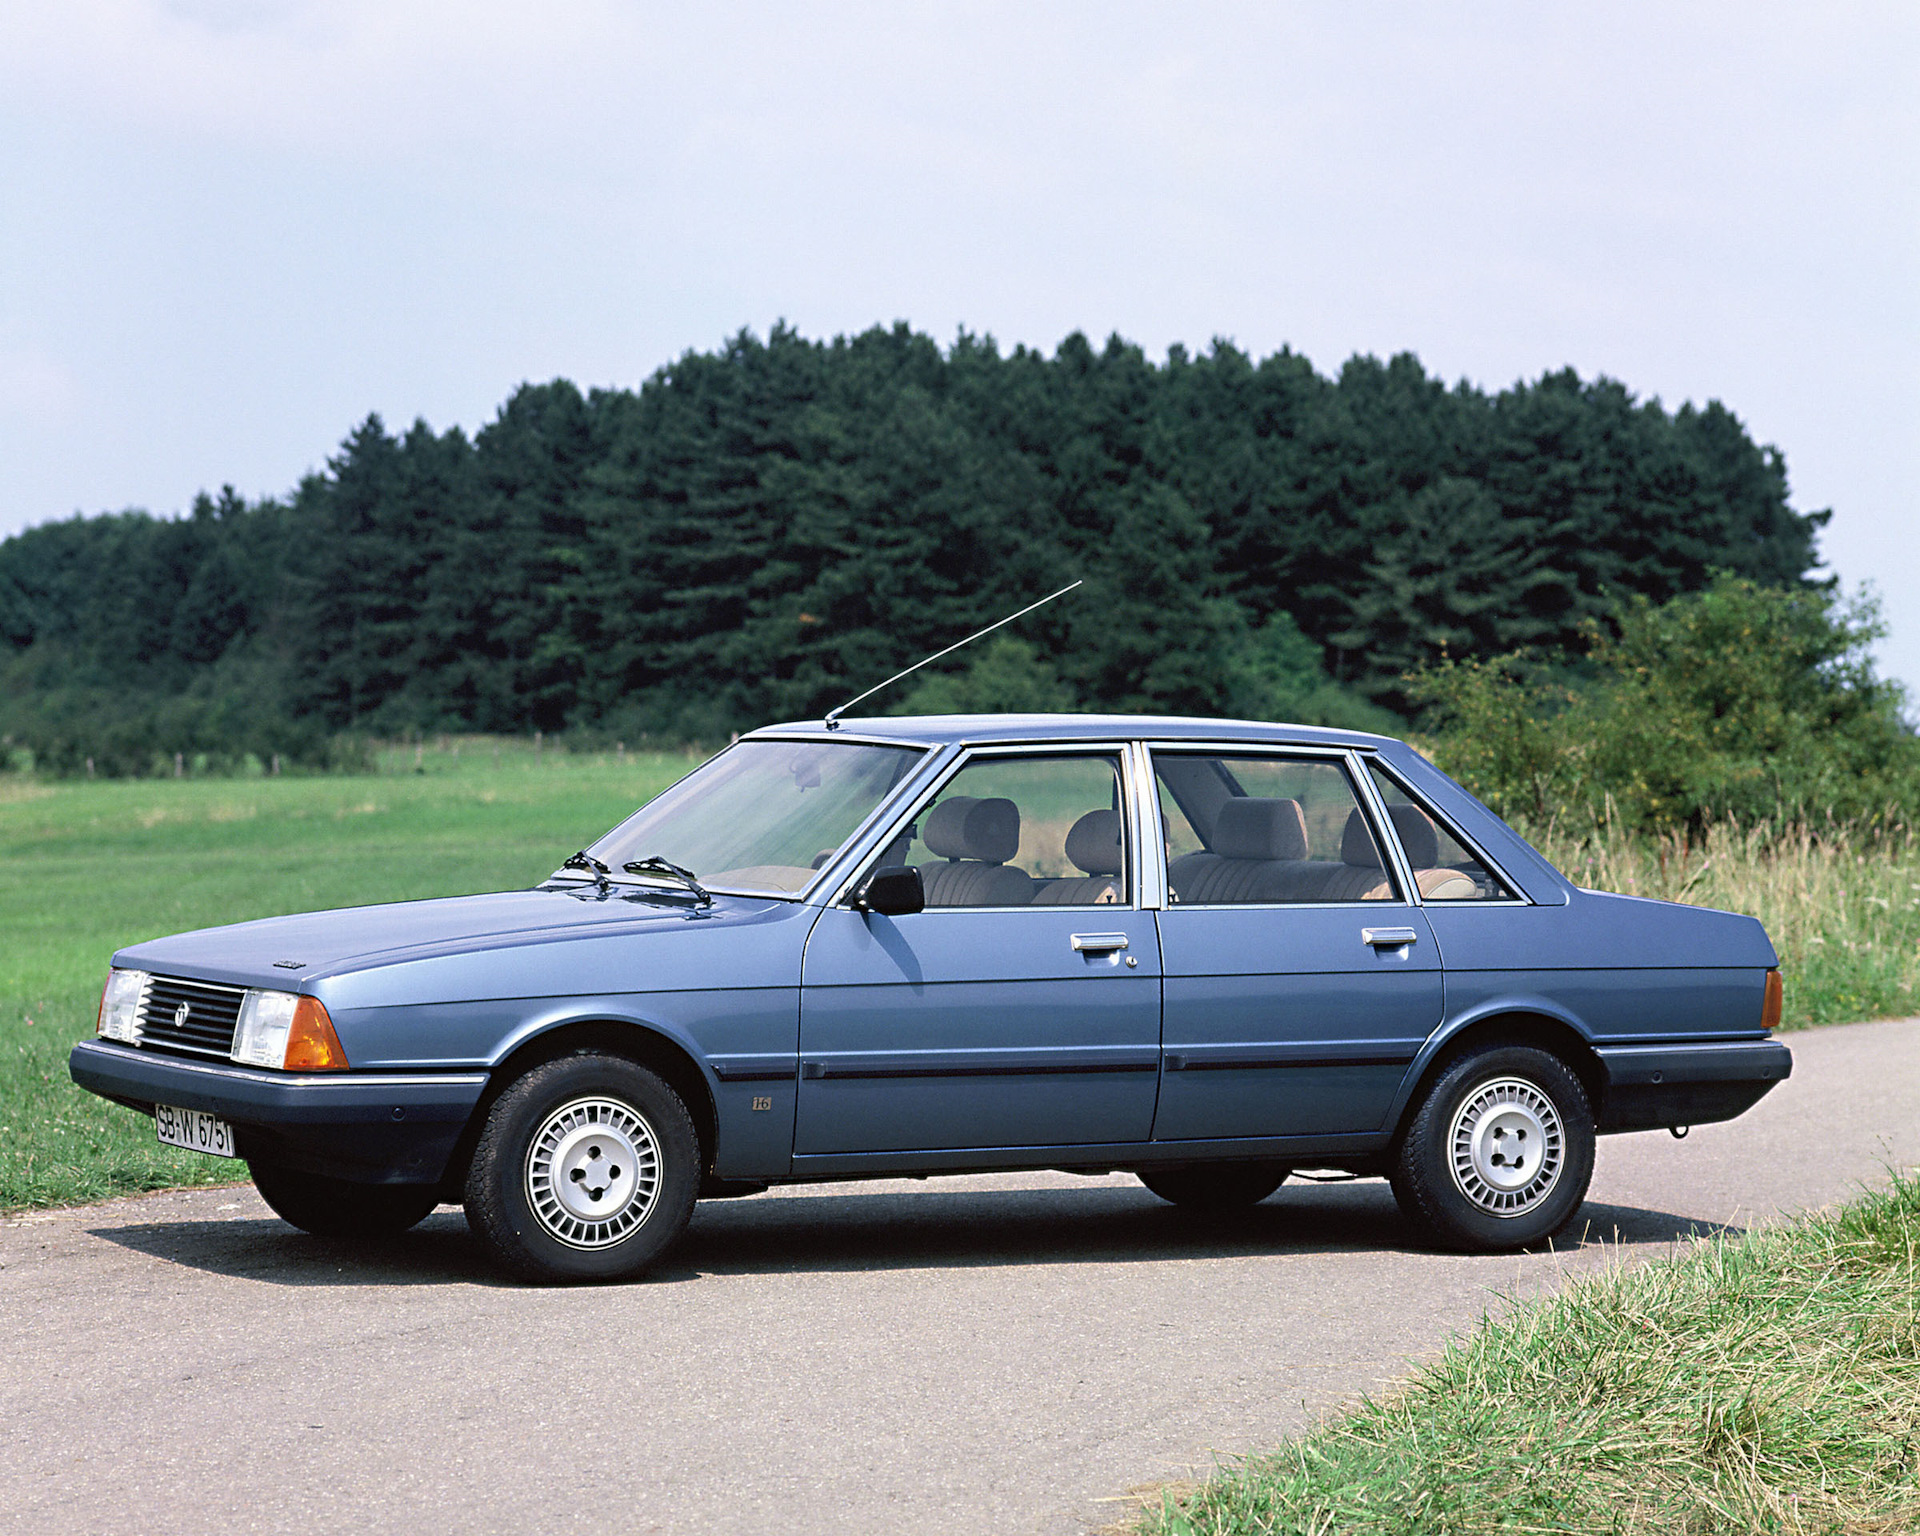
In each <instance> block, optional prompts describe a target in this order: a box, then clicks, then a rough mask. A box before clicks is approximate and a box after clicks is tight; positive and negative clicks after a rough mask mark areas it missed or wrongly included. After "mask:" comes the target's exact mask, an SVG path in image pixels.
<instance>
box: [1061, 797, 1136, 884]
mask: <svg viewBox="0 0 1920 1536" xmlns="http://www.w3.org/2000/svg"><path fill="white" fill-rule="evenodd" d="M1067 857H1068V858H1070V859H1072V860H1073V862H1074V866H1075V868H1077V869H1079V870H1081V871H1082V872H1083V873H1085V874H1089V875H1117V874H1119V873H1120V871H1121V868H1122V866H1123V865H1124V863H1125V859H1124V856H1123V855H1122V854H1121V851H1120V813H1119V812H1118V811H1088V812H1087V814H1086V815H1084V816H1082V817H1081V818H1080V819H1079V820H1078V821H1076V822H1075V823H1074V824H1073V829H1072V830H1071V831H1070V832H1068V833H1067Z"/></svg>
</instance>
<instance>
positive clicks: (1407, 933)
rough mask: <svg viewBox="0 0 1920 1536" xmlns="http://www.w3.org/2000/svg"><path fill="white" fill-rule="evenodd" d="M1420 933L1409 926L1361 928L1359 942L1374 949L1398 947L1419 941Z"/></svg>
mask: <svg viewBox="0 0 1920 1536" xmlns="http://www.w3.org/2000/svg"><path fill="white" fill-rule="evenodd" d="M1419 938H1420V935H1419V934H1417V933H1415V932H1414V931H1413V930H1412V929H1411V928H1362V929H1361V930H1360V942H1361V943H1363V944H1371V945H1372V946H1373V947H1374V948H1375V949H1399V948H1400V947H1401V946H1402V945H1404V944H1414V943H1417V942H1419Z"/></svg>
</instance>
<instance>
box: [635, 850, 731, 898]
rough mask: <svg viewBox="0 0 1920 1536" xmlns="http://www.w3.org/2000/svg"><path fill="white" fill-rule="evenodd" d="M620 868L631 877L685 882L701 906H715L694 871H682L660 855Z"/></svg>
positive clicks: (638, 860) (709, 893) (637, 860)
mask: <svg viewBox="0 0 1920 1536" xmlns="http://www.w3.org/2000/svg"><path fill="white" fill-rule="evenodd" d="M620 867H621V868H622V869H624V870H625V871H626V872H627V873H628V874H630V875H668V876H671V877H672V878H673V879H675V880H679V881H681V882H683V883H684V884H685V885H686V888H687V889H688V890H690V891H692V892H693V894H694V895H695V896H697V897H699V898H700V905H701V906H703V907H710V906H712V905H713V896H712V893H711V892H709V891H708V890H707V888H706V887H705V886H704V885H702V884H701V883H700V882H699V880H698V879H696V878H695V876H694V873H693V871H692V870H690V869H682V868H681V867H680V866H679V865H678V864H669V863H668V862H667V861H666V860H665V859H663V858H661V857H660V856H659V855H658V854H654V855H653V856H652V857H650V858H645V859H628V860H627V862H626V863H624V864H622V865H621V866H620Z"/></svg>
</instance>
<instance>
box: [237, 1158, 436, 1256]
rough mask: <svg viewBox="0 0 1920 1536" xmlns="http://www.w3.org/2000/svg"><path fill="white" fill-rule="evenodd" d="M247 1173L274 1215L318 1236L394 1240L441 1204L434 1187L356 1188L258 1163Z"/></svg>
mask: <svg viewBox="0 0 1920 1536" xmlns="http://www.w3.org/2000/svg"><path fill="white" fill-rule="evenodd" d="M247 1171H248V1172H249V1173H251V1174H252V1175H253V1187H254V1188H255V1189H257V1190H259V1191H260V1198H261V1199H262V1200H264V1201H266V1202H267V1204H268V1205H270V1206H272V1207H273V1210H274V1214H275V1215H277V1216H278V1217H279V1218H280V1219H281V1220H282V1221H285V1222H289V1223H291V1224H292V1225H294V1226H296V1227H298V1228H299V1229H300V1230H301V1231H302V1232H311V1233H312V1234H313V1235H314V1236H315V1237H345V1238H355V1237H359V1238H367V1237H392V1236H393V1235H394V1234H395V1233H399V1232H404V1231H406V1230H407V1228H409V1227H412V1226H417V1225H418V1224H419V1223H420V1222H421V1221H423V1220H424V1219H425V1218H426V1217H427V1216H428V1215H430V1214H431V1213H432V1211H433V1208H434V1207H435V1206H436V1205H438V1204H439V1203H440V1193H439V1191H438V1190H437V1189H435V1188H434V1187H433V1186H432V1185H430V1184H354V1183H350V1182H348V1181H347V1180H346V1179H330V1178H327V1177H326V1176H325V1175H324V1174H318V1173H302V1172H300V1171H299V1170H298V1169H295V1168H274V1167H269V1166H266V1165H263V1164H260V1163H248V1164H247Z"/></svg>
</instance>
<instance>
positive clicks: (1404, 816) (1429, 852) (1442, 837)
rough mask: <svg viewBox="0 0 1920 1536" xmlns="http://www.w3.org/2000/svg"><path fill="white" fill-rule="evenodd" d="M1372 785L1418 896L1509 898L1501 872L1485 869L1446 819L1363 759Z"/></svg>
mask: <svg viewBox="0 0 1920 1536" xmlns="http://www.w3.org/2000/svg"><path fill="white" fill-rule="evenodd" d="M1367 772H1368V773H1369V774H1371V775H1372V777H1373V787H1374V788H1375V789H1377V790H1378V791H1379V792H1380V798H1381V799H1382V800H1384V801H1385V802H1386V806H1387V815H1388V816H1389V817H1391V818H1392V820H1393V830H1394V832H1395V834H1396V835H1397V836H1398V837H1399V839H1400V847H1401V849H1402V850H1403V851H1404V852H1405V853H1406V856H1407V863H1409V864H1410V865H1412V866H1413V878H1414V880H1415V881H1416V882H1418V884H1419V886H1420V899H1421V900H1422V901H1512V900H1514V895H1513V892H1512V891H1510V890H1508V889H1507V887H1506V885H1505V884H1504V883H1503V882H1502V881H1501V879H1500V877H1499V876H1498V875H1496V874H1495V873H1494V872H1493V871H1492V870H1490V869H1488V868H1487V866H1486V864H1485V863H1484V862H1483V861H1482V860H1481V858H1480V856H1479V855H1478V854H1477V853H1474V852H1473V851H1472V850H1471V849H1470V848H1468V847H1467V845H1466V844H1465V843H1463V842H1461V841H1460V839H1459V838H1457V837H1455V836H1454V835H1453V833H1452V832H1451V831H1449V830H1448V828H1447V824H1446V823H1445V822H1444V821H1442V820H1441V819H1440V818H1439V817H1438V816H1436V815H1435V814H1434V813H1433V812H1432V811H1430V810H1427V809H1426V808H1425V807H1423V806H1421V805H1418V804H1416V803H1415V801H1414V799H1413V797H1412V796H1411V795H1409V794H1408V793H1407V792H1406V791H1405V790H1404V789H1402V788H1401V787H1400V786H1399V785H1398V784H1396V783H1394V781H1393V780H1392V779H1390V778H1388V777H1387V776H1386V775H1385V774H1384V773H1382V772H1381V771H1380V768H1379V765H1378V764H1375V763H1371V762H1370V763H1368V764H1367Z"/></svg>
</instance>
